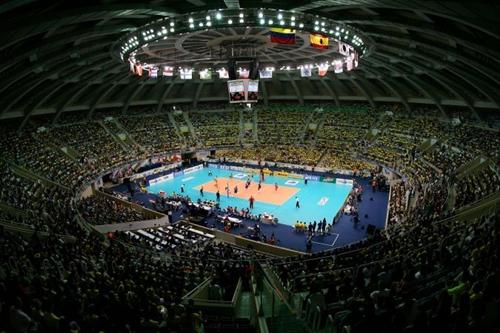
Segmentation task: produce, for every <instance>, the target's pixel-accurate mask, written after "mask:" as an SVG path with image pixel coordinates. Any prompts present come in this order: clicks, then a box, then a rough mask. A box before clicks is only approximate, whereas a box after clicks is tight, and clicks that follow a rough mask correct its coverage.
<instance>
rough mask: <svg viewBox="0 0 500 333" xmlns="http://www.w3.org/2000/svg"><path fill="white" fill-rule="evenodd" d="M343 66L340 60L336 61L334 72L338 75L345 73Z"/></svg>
mask: <svg viewBox="0 0 500 333" xmlns="http://www.w3.org/2000/svg"><path fill="white" fill-rule="evenodd" d="M343 70H344V69H343V64H342V61H340V60H335V62H334V66H333V71H334V72H335V73H337V74H339V73H342V72H343Z"/></svg>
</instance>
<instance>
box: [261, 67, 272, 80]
mask: <svg viewBox="0 0 500 333" xmlns="http://www.w3.org/2000/svg"><path fill="white" fill-rule="evenodd" d="M259 77H260V78H261V79H271V78H272V77H273V70H272V69H271V68H265V69H259Z"/></svg>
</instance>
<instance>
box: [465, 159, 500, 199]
mask: <svg viewBox="0 0 500 333" xmlns="http://www.w3.org/2000/svg"><path fill="white" fill-rule="evenodd" d="M456 184H457V188H456V190H457V197H456V199H455V208H460V207H463V206H466V205H468V204H471V203H474V202H476V201H477V200H479V199H481V198H484V197H487V196H488V195H490V194H492V193H497V192H498V191H500V176H499V175H498V172H497V170H496V169H495V166H493V165H491V166H487V167H486V168H484V169H482V170H481V171H479V172H478V173H475V174H471V175H469V176H467V177H464V178H462V179H460V180H458V181H457V182H456Z"/></svg>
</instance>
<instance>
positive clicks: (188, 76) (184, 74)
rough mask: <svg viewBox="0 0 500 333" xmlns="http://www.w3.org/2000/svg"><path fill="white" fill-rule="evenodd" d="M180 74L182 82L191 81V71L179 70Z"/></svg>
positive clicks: (186, 69)
mask: <svg viewBox="0 0 500 333" xmlns="http://www.w3.org/2000/svg"><path fill="white" fill-rule="evenodd" d="M180 73H181V79H182V80H191V79H192V78H193V70H192V69H190V68H185V69H183V68H181V69H180Z"/></svg>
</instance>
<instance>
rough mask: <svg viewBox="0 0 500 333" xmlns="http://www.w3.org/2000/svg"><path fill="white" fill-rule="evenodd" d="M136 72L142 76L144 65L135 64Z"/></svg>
mask: <svg viewBox="0 0 500 333" xmlns="http://www.w3.org/2000/svg"><path fill="white" fill-rule="evenodd" d="M135 74H137V75H139V76H142V65H141V64H138V65H135Z"/></svg>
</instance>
